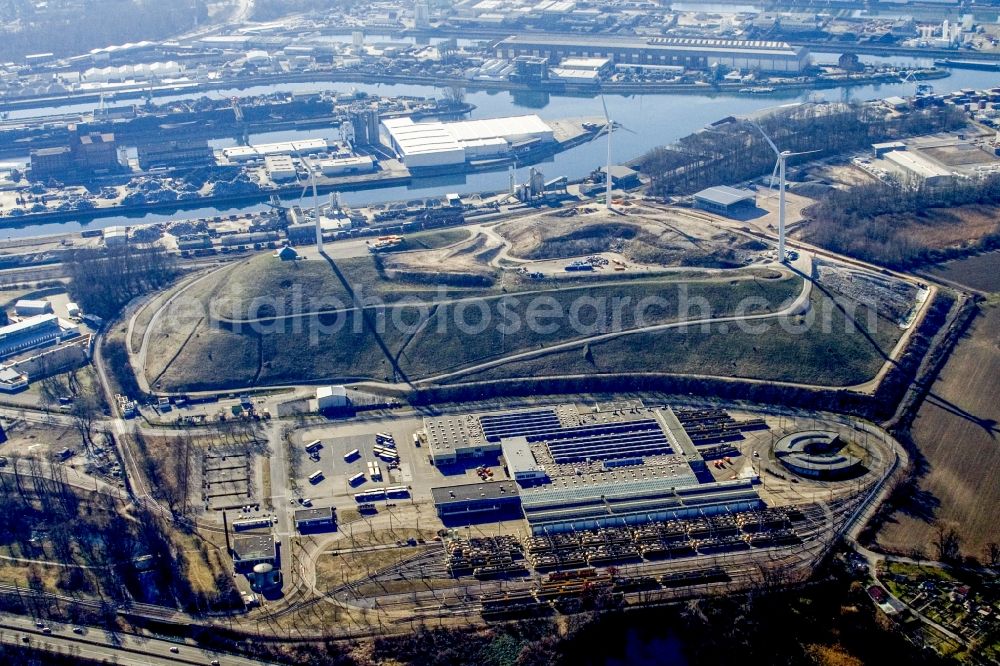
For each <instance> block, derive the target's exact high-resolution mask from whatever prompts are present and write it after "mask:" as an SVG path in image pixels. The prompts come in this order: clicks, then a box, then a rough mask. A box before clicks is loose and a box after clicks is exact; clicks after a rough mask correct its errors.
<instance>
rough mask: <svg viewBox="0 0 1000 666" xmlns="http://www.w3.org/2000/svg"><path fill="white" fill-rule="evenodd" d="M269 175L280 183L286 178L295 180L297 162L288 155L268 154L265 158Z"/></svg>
mask: <svg viewBox="0 0 1000 666" xmlns="http://www.w3.org/2000/svg"><path fill="white" fill-rule="evenodd" d="M264 166H265V168H266V169H267V176H268V178H270V179H271V180H273V181H274V182H276V183H278V182H281V181H285V180H295V177H296V175H297V174H296V171H295V162H293V161H292V158H291V157H290V156H288V155H267V156H266V157H265V158H264Z"/></svg>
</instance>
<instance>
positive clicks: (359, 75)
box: [0, 69, 949, 111]
mask: <svg viewBox="0 0 1000 666" xmlns="http://www.w3.org/2000/svg"><path fill="white" fill-rule="evenodd" d="M948 76H949V74H948V72H947V71H945V70H943V69H927V70H923V71H922V72H919V73H918V74H917V75H915V76H914V78H915V79H919V80H933V79H942V78H946V77H948ZM899 78H900V77H899V74H898V73H896V72H879V73H875V74H857V75H852V74H846V75H844V76H842V77H837V78H832V77H831V78H822V79H819V78H817V79H812V80H809V81H792V82H780V81H776V82H769V81H768V82H761V83H759V84H758V85H759V86H766V87H768V88H772V89H773V91H772V92H773V93H774V94H777V93H783V92H787V91H792V92H794V91H801V90H823V89H828V88H841V87H844V88H847V87H855V86H865V85H872V84H879V83H892V82H897V81H899ZM309 82H330V83H378V84H388V85H393V84H406V85H426V86H432V87H435V88H447V87H461V88H464V89H466V90H483V91H509V92H525V93H548V94H558V95H570V96H573V95H579V96H581V97H593V96H594V95H597V94H608V95H612V94H617V95H629V94H673V93H676V94H698V95H701V94H705V93H710V92H718V93H739V92H740V91H741V90H742V89H745V88H747V84H746V83H716V84H707V83H666V82H655V81H650V82H637V83H621V82H600V83H596V84H573V83H566V82H558V81H546V82H544V83H540V84H537V85H536V84H527V83H516V82H512V81H479V80H469V79H464V78H441V77H435V76H414V75H394V74H373V73H369V72H353V71H329V72H300V73H296V74H287V73H282V74H280V75H272V76H255V77H245V78H237V79H222V80H217V81H192V82H181V83H172V84H164V85H160V86H134V87H129V88H121V89H116V90H114V91H105V92H104V96H105V99H106V100H107V99H108V97H109V96H111V98H112V99H114V100H126V99H140V98H144V97H147V96H152V97H166V96H173V95H179V94H184V93H189V92H190V93H198V92H208V91H212V90H242V89H246V88H252V87H256V86H276V85H282V84H289V83H309ZM101 94H102V93H101V92H86V93H74V94H67V95H56V96H47V97H31V98H26V99H11V100H4V101H2V102H0V110H4V111H13V110H16V109H33V108H42V107H47V106H53V105H54V106H59V105H63V104H77V103H83V102H97V101H99V100H100V98H101ZM751 94H752V93H751Z"/></svg>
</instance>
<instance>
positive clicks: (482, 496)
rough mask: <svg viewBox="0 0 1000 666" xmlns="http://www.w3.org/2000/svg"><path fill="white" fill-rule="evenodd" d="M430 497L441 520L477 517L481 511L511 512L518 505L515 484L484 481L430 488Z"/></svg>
mask: <svg viewBox="0 0 1000 666" xmlns="http://www.w3.org/2000/svg"><path fill="white" fill-rule="evenodd" d="M431 497H432V498H433V499H434V506H435V507H437V512H438V516H440V517H441V520H445V521H451V522H463V519H468V520H469V521H470V522H471V521H472V520H478V519H479V518H481V517H482V516H483V515H484V514H495V513H508V512H509V513H514V512H516V511H517V510H518V507H519V506H520V503H521V501H520V498H519V497H518V489H517V484H516V483H513V482H511V481H487V482H484V483H470V484H464V485H460V486H448V487H445V488H431Z"/></svg>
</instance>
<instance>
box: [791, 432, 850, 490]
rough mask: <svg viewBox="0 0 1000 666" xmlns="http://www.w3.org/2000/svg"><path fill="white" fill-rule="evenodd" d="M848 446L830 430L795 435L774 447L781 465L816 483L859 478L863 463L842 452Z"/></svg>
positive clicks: (795, 433) (794, 433)
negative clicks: (822, 480) (814, 480)
mask: <svg viewBox="0 0 1000 666" xmlns="http://www.w3.org/2000/svg"><path fill="white" fill-rule="evenodd" d="M845 444H846V443H845V442H843V441H841V439H840V435H838V434H837V433H835V432H832V431H828V430H809V431H805V432H793V433H792V434H790V435H785V436H784V437H782V438H781V439H779V440H778V441H777V442H776V443H775V445H774V455H775V457H776V458H777V459H778V460H780V461H781V464H782V465H784V466H785V467H787V468H788V469H789V470H791V471H792V472H795V473H796V474H798V475H800V476H805V477H808V478H812V479H840V478H844V477H847V476H852V475H854V474H857V473H858V471H859V470H860V469H861V465H862V462H863V461H862V460H861V459H860V458H858V457H856V456H852V455H848V454H846V453H843V452H842V449H843V448H844V446H845Z"/></svg>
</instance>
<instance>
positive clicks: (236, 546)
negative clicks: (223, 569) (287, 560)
mask: <svg viewBox="0 0 1000 666" xmlns="http://www.w3.org/2000/svg"><path fill="white" fill-rule="evenodd" d="M277 556H278V550H277V547H276V546H275V543H274V535H271V534H250V535H247V536H238V537H236V538H234V539H233V559H235V560H251V561H253V560H273V559H275V558H276V557H277Z"/></svg>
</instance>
